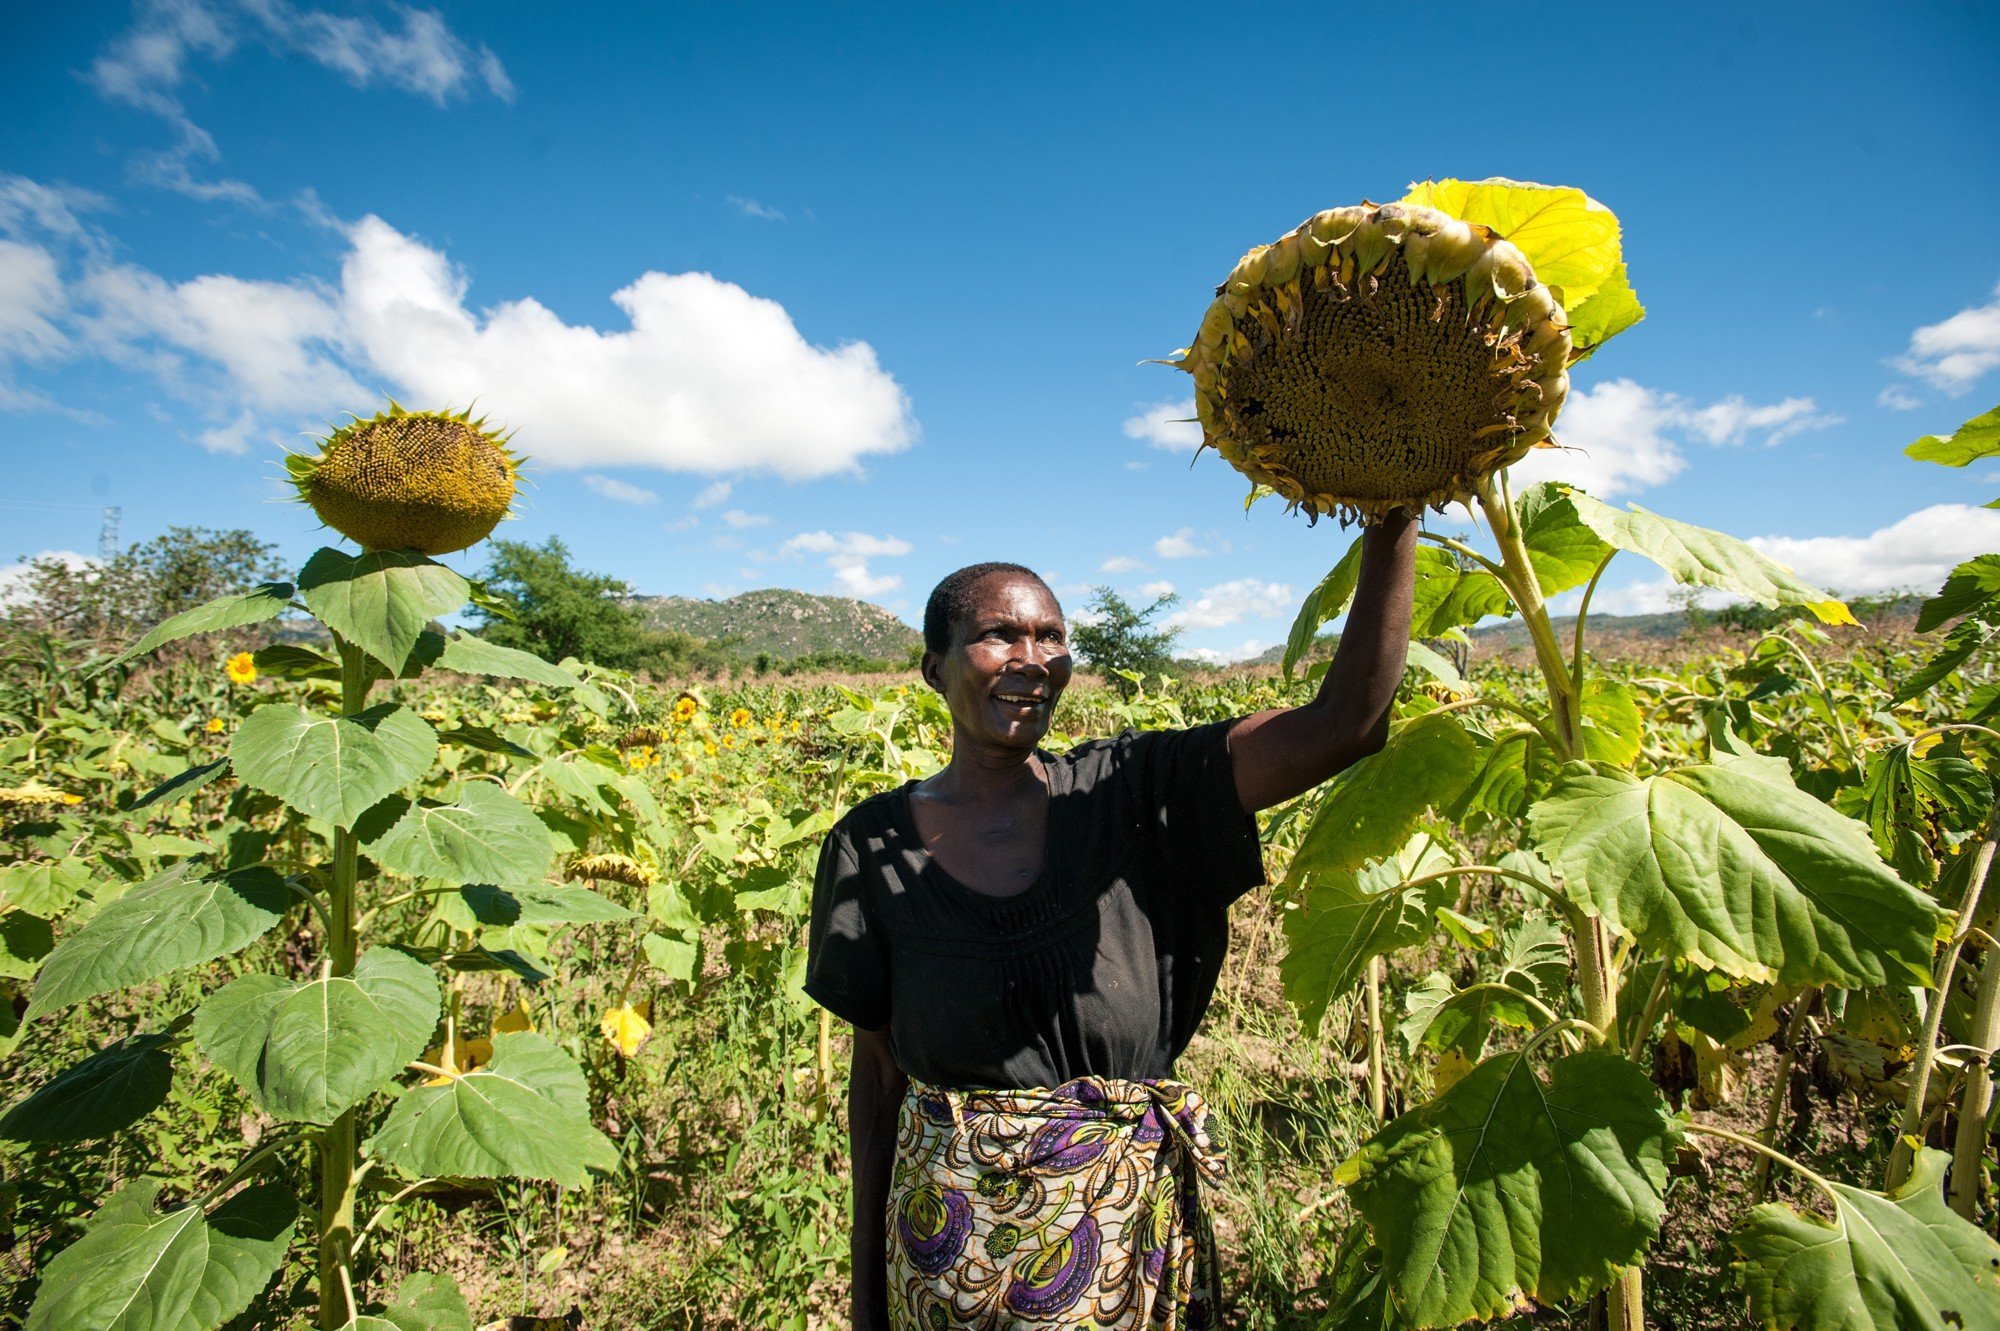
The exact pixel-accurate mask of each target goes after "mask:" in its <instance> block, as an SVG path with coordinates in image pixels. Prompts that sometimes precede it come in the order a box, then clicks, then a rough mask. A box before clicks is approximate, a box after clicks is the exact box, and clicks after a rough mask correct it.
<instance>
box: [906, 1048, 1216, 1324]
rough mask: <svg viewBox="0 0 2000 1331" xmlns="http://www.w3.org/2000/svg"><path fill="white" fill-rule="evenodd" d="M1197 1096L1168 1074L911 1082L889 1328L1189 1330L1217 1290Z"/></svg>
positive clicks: (1208, 1162)
mask: <svg viewBox="0 0 2000 1331" xmlns="http://www.w3.org/2000/svg"><path fill="white" fill-rule="evenodd" d="M1207 1120H1208V1109H1207V1106H1206V1105H1204V1104H1203V1103H1202V1100H1201V1097H1200V1096H1198V1095H1197V1094H1195V1092H1194V1091H1192V1090H1190V1089H1189V1088H1188V1087H1186V1086H1183V1085H1181V1084H1179V1083H1178V1082H1171V1081H1119V1080H1114V1079H1111V1078H1102V1077H1080V1078H1078V1079H1076V1080H1075V1081H1069V1082H1065V1083H1063V1084H1062V1085H1061V1086H1058V1087H1056V1088H1054V1089H1053V1090H1026V1091H957V1090H947V1089H944V1088H940V1087H935V1086H927V1085H923V1084H921V1083H912V1085H911V1087H910V1092H909V1094H908V1095H907V1096H906V1097H905V1098H904V1100H903V1109H902V1118H901V1123H900V1125H899V1128H898V1131H897V1138H896V1165H895V1174H894V1177H893V1180H892V1182H891V1184H890V1189H889V1214H888V1241H889V1242H888V1249H889V1320H890V1323H891V1325H892V1326H894V1327H895V1328H896V1331H947V1328H978V1329H979V1331H1028V1328H1042V1327H1069V1328H1086V1327H1087V1328H1091V1329H1092V1331H1200V1328H1206V1327H1212V1326H1214V1325H1215V1324H1216V1319H1217V1316H1218V1313H1219V1310H1220V1306H1221V1300H1220V1293H1219V1289H1218V1286H1217V1281H1216V1267H1215V1237H1214V1233H1213V1231H1212V1230H1211V1228H1210V1225H1209V1218H1208V1212H1207V1210H1206V1208H1205V1207H1204V1206H1203V1204H1202V1195H1201V1194H1202V1188H1201V1184H1202V1180H1203V1178H1204V1176H1206V1177H1207V1178H1208V1179H1209V1180H1211V1181H1219V1180H1221V1179H1222V1178H1223V1176H1224V1169H1223V1162H1222V1158H1221V1156H1220V1155H1219V1154H1218V1153H1217V1152H1216V1150H1215V1149H1214V1148H1213V1147H1212V1146H1211V1145H1210V1144H1209V1140H1208V1132H1207Z"/></svg>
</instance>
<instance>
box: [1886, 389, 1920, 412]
mask: <svg viewBox="0 0 2000 1331" xmlns="http://www.w3.org/2000/svg"><path fill="white" fill-rule="evenodd" d="M1875 401H1876V402H1877V403H1878V404H1879V405H1881V406H1884V407H1887V408H1888V409H1889V410H1891V411H1915V410H1916V409H1917V408H1918V407H1921V406H1923V405H1924V400H1923V399H1922V398H1920V397H1918V396H1917V395H1916V394H1915V393H1912V392H1911V391H1910V390H1909V389H1907V388H1905V387H1903V386H1902V385H1901V384H1890V385H1889V386H1888V387H1887V388H1885V389H1883V390H1882V391H1881V392H1879V393H1877V394H1876V395H1875Z"/></svg>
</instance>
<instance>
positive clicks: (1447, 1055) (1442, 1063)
mask: <svg viewBox="0 0 2000 1331" xmlns="http://www.w3.org/2000/svg"><path fill="white" fill-rule="evenodd" d="M1470 1071H1472V1060H1471V1059H1469V1058H1467V1057H1466V1056H1465V1055H1464V1054H1461V1053H1459V1052H1458V1050H1456V1049H1447V1050H1445V1051H1444V1052H1443V1053H1442V1054H1439V1055H1438V1065H1437V1071H1436V1072H1434V1073H1433V1074H1431V1089H1432V1091H1433V1092H1434V1093H1435V1094H1437V1095H1443V1094H1444V1093H1445V1092H1446V1091H1448V1090H1450V1089H1451V1088H1452V1087H1454V1086H1456V1085H1458V1083H1459V1082H1460V1080H1462V1079H1463V1078H1464V1076H1465V1074H1466V1073H1468V1072H1470Z"/></svg>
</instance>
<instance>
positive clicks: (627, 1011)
mask: <svg viewBox="0 0 2000 1331" xmlns="http://www.w3.org/2000/svg"><path fill="white" fill-rule="evenodd" d="M597 1029H598V1030H600V1031H602V1032H604V1038H605V1039H606V1040H609V1041H610V1042H611V1047H612V1048H614V1049H616V1050H617V1051H618V1052H619V1053H621V1054H623V1055H625V1057H627V1058H630V1057H632V1055H634V1054H636V1053H638V1052H639V1046H640V1045H642V1044H644V1043H646V1037H647V1036H649V1035H651V1034H652V1033H653V1023H652V1022H650V1021H647V1020H646V1019H645V1018H644V1017H642V1016H640V1015H639V1010H638V1009H637V1008H633V1007H615V1008H612V1009H611V1010H610V1011H609V1012H607V1013H605V1014H604V1019H603V1020H602V1021H599V1022H598V1023H597Z"/></svg>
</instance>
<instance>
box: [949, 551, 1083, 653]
mask: <svg viewBox="0 0 2000 1331" xmlns="http://www.w3.org/2000/svg"><path fill="white" fill-rule="evenodd" d="M994 573H1014V574H1019V575H1020V576H1021V577H1024V578H1033V579H1034V580H1035V581H1036V582H1037V583H1040V584H1041V588H1042V590H1043V591H1045V592H1048V593H1049V599H1050V600H1051V601H1054V600H1055V599H1056V594H1055V592H1054V591H1052V590H1050V588H1049V584H1048V583H1046V582H1042V575H1041V574H1039V573H1037V572H1035V570H1033V569H1031V568H1028V567H1027V566H1026V565H1023V564H1007V563H1000V562H992V563H985V564H967V565H966V566H965V567H964V568H962V569H960V570H958V572H956V573H947V574H945V576H944V580H943V581H942V582H940V583H938V585H937V586H935V587H933V588H931V595H930V599H929V600H927V601H925V602H924V650H925V651H927V652H937V653H939V654H943V653H945V652H948V651H950V650H951V634H952V630H953V629H955V628H957V627H958V625H959V623H960V621H962V620H963V619H964V618H965V617H966V616H967V615H968V614H970V613H972V589H973V588H974V587H977V586H978V585H979V582H980V579H982V578H985V577H987V576H989V575H991V574H994ZM1056 613H1058V614H1060V613H1062V604H1061V603H1060V602H1057V605H1056Z"/></svg>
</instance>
